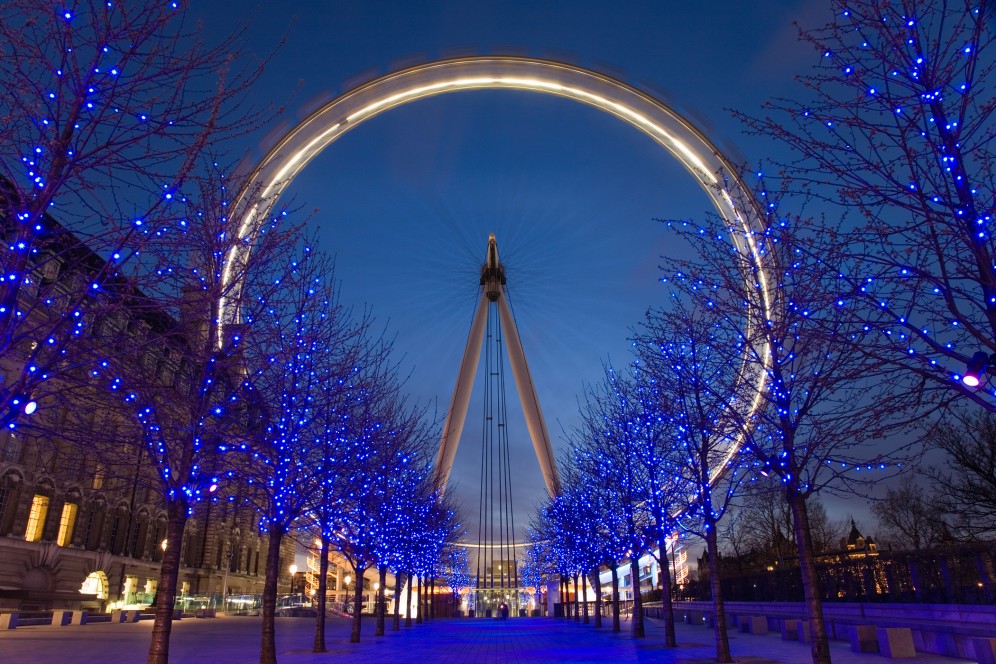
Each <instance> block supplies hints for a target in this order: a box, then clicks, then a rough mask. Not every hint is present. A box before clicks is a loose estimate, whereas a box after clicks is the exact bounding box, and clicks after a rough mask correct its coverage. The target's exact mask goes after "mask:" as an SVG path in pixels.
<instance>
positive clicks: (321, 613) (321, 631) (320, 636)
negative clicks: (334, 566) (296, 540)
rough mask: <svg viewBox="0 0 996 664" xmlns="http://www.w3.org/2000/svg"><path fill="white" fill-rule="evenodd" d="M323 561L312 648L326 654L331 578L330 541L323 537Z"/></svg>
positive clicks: (321, 562)
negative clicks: (328, 595)
mask: <svg viewBox="0 0 996 664" xmlns="http://www.w3.org/2000/svg"><path fill="white" fill-rule="evenodd" d="M320 555H321V557H322V558H321V560H319V561H318V597H317V600H318V607H317V610H316V613H317V614H318V615H317V617H316V619H315V643H314V645H313V646H312V647H311V651H312V652H325V651H326V648H325V609H326V604H327V603H328V600H327V598H326V596H325V594H326V592H328V577H329V540H328V538H327V537H325V535H322V546H321V554H320Z"/></svg>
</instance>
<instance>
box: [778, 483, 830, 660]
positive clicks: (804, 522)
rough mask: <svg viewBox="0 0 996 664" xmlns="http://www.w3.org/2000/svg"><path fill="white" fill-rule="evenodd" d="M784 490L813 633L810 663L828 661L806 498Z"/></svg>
mask: <svg viewBox="0 0 996 664" xmlns="http://www.w3.org/2000/svg"><path fill="white" fill-rule="evenodd" d="M786 493H787V498H788V503H789V509H791V510H792V523H793V529H794V530H795V542H796V547H797V548H798V550H799V568H800V571H801V572H802V588H803V593H804V595H805V599H806V615H807V618H808V619H809V629H810V634H811V635H812V637H813V644H812V651H813V664H830V643H829V641H828V640H827V630H826V626H825V625H824V624H823V603H822V602H821V601H820V596H821V593H820V580H819V578H818V577H817V576H816V560H815V557H814V555H813V538H812V534H811V533H810V530H809V512H808V510H807V509H806V498H805V497H804V496H801V495H800V494H799V493H798V492H796V491H792V490H791V489H790V490H789V491H787V492H786Z"/></svg>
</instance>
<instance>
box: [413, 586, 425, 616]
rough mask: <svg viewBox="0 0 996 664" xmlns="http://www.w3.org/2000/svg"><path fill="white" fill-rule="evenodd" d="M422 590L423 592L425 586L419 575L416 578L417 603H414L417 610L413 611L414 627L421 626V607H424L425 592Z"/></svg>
mask: <svg viewBox="0 0 996 664" xmlns="http://www.w3.org/2000/svg"><path fill="white" fill-rule="evenodd" d="M424 590H425V584H424V583H422V575H421V574H420V575H419V577H418V601H416V602H415V603H416V604H417V605H418V608H416V609H415V624H416V625H421V624H422V607H423V606H425V592H424Z"/></svg>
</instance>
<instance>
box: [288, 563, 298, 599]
mask: <svg viewBox="0 0 996 664" xmlns="http://www.w3.org/2000/svg"><path fill="white" fill-rule="evenodd" d="M287 571H288V572H290V576H291V579H290V591H291V595H293V594H294V578H295V577H296V576H297V565H291V566H290V567H288V568H287Z"/></svg>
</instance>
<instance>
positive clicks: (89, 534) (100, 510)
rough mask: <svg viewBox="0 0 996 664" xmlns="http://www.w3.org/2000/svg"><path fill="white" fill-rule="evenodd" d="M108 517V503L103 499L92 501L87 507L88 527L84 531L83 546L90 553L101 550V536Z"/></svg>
mask: <svg viewBox="0 0 996 664" xmlns="http://www.w3.org/2000/svg"><path fill="white" fill-rule="evenodd" d="M106 516H107V502H106V501H105V500H104V498H103V497H98V498H95V499H93V500H91V501H90V505H89V506H88V507H87V514H86V526H85V529H84V531H83V546H84V547H86V549H87V550H88V551H96V550H98V549H99V548H100V540H101V536H102V535H103V533H104V520H105V518H106Z"/></svg>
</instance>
